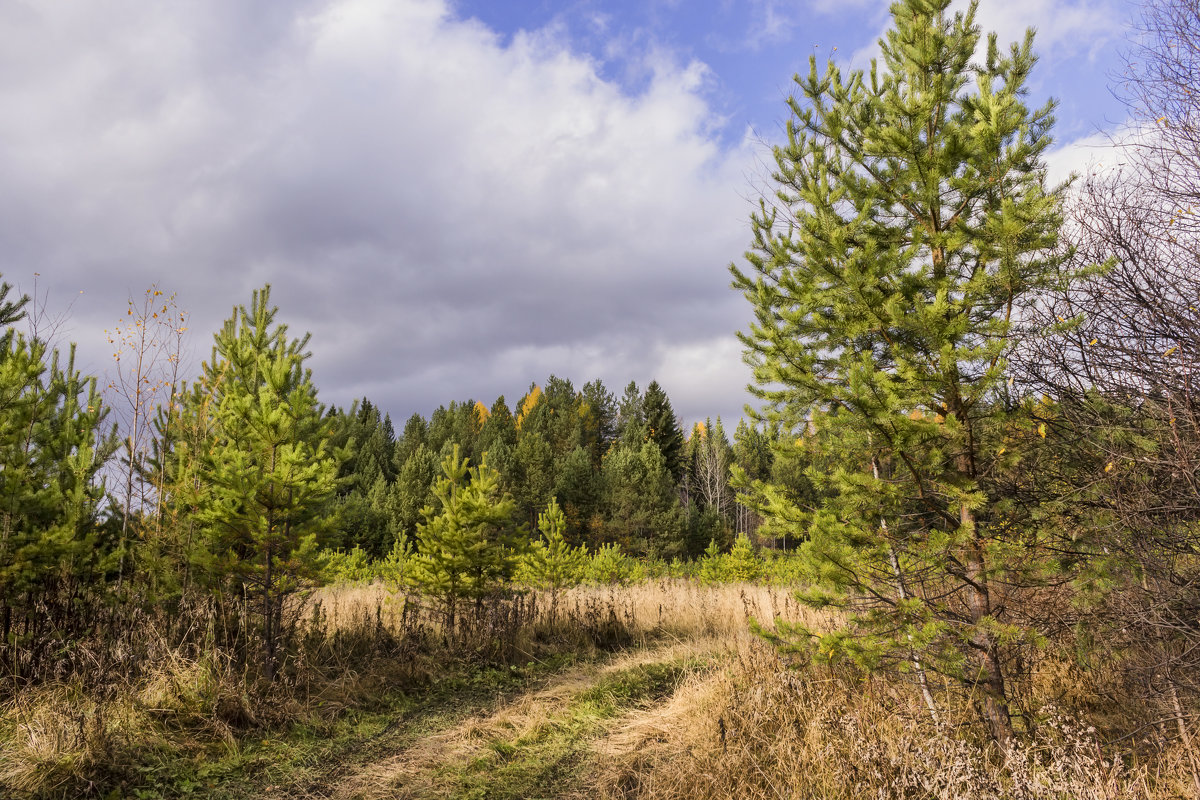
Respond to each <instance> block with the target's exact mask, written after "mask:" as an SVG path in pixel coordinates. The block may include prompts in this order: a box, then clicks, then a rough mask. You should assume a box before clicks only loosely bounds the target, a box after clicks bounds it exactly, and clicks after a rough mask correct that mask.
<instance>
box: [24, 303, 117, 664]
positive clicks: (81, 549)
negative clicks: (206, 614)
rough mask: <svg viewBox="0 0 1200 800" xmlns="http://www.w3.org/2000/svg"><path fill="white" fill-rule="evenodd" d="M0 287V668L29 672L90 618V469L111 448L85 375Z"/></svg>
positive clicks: (100, 553) (99, 485) (95, 590)
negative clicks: (21, 326) (27, 327)
mask: <svg viewBox="0 0 1200 800" xmlns="http://www.w3.org/2000/svg"><path fill="white" fill-rule="evenodd" d="M8 291H9V287H8V285H7V284H3V285H0V324H3V323H7V324H9V326H10V327H7V329H6V330H5V331H4V332H3V333H2V334H0V672H4V673H7V674H10V675H16V676H23V677H26V678H28V677H35V676H36V674H37V672H38V671H39V667H40V666H41V664H42V663H43V662H44V661H45V659H46V658H48V657H50V656H51V655H52V654H53V653H55V652H57V653H58V655H59V656H60V657H61V656H62V654H63V648H64V646H65V645H68V644H69V643H70V641H71V639H72V638H73V637H74V636H75V635H76V634H77V633H82V632H83V631H85V630H87V628H88V627H89V626H93V625H95V624H97V623H98V614H99V612H100V611H102V610H103V609H104V605H103V603H102V602H99V601H100V600H102V599H103V589H104V585H105V584H104V578H103V576H104V573H105V572H106V571H107V570H108V569H109V568H110V567H114V566H115V561H112V562H110V561H109V559H108V556H109V555H110V553H111V552H112V546H113V544H114V543H113V542H112V541H111V540H107V539H106V537H104V536H103V535H102V532H101V529H100V520H99V511H100V503H101V500H102V499H103V497H104V485H103V482H102V481H100V480H98V478H97V473H98V472H99V470H100V469H101V467H102V466H103V465H104V462H105V461H106V459H107V458H108V457H109V456H111V455H112V453H113V451H114V450H115V448H116V446H117V442H116V433H115V430H113V431H112V432H110V433H107V434H106V433H105V432H104V431H103V430H102V428H101V425H102V424H103V420H104V418H105V416H106V414H107V409H105V408H104V407H103V406H102V404H101V400H100V396H99V394H98V393H97V391H96V381H95V379H94V378H84V377H83V376H81V375H80V374H79V372H78V371H77V370H76V369H75V363H74V361H75V348H74V345H72V346H71V349H70V350H69V352H68V355H67V358H66V359H65V364H64V363H63V360H62V359H60V357H59V353H58V351H57V350H53V351H52V350H50V349H49V348H48V347H47V346H46V344H45V343H44V342H42V341H40V340H39V339H38V338H37V337H36V336H35V337H32V338H27V337H25V336H24V335H22V334H20V333H18V332H16V331H15V330H14V329H13V328H12V327H11V323H12V322H15V321H17V320H19V319H20V318H21V316H22V315H23V311H22V307H23V305H24V302H25V301H24V299H22V300H20V301H18V302H16V303H9V302H6V301H5V299H4V298H5V296H6V294H7V292H8Z"/></svg>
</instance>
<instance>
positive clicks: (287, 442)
mask: <svg viewBox="0 0 1200 800" xmlns="http://www.w3.org/2000/svg"><path fill="white" fill-rule="evenodd" d="M277 312H278V309H277V308H274V307H271V305H270V287H269V286H266V287H264V288H263V289H261V290H259V291H256V292H254V294H253V297H252V300H251V303H250V307H249V308H246V307H245V306H242V307H240V308H236V309H234V314H233V317H232V318H230V319H229V320H228V321H227V322H226V323H225V326H224V327H223V328H222V330H221V331H220V332H219V333H218V334H216V336H215V337H214V338H215V340H216V344H215V347H214V348H213V355H212V359H211V361H209V362H208V363H206V364H205V365H204V368H203V372H204V377H203V383H204V388H205V389H206V390H207V391H208V392H209V393H210V395H211V406H210V408H211V413H212V419H213V427H214V433H215V435H214V437H213V439H212V441H211V443H210V445H209V448H208V451H207V452H206V453H204V454H202V455H201V457H200V467H199V475H198V477H199V485H200V496H199V498H198V511H197V515H196V516H197V520H198V521H199V522H200V523H201V524H203V525H204V526H205V528H206V531H207V533H208V535H209V537H210V540H209V541H210V548H211V549H210V551H209V553H208V557H207V558H206V562H207V563H206V567H207V568H208V570H209V571H210V576H211V577H213V578H215V579H216V584H215V586H217V587H219V586H220V585H221V584H223V583H224V582H225V580H227V579H232V580H233V581H234V584H233V586H232V587H231V588H234V589H237V588H238V587H239V586H242V587H247V588H249V589H251V590H252V591H254V592H256V593H257V595H258V598H259V606H260V613H261V615H262V631H261V634H262V643H263V655H264V668H265V676H266V678H267V679H268V680H270V679H272V678H273V677H274V672H275V666H276V647H277V638H278V635H279V631H280V621H281V617H282V614H283V600H284V598H285V597H286V596H287V595H288V594H290V593H291V592H293V591H295V590H296V588H298V586H299V585H300V582H301V581H302V580H303V579H305V578H307V577H311V576H312V575H313V574H314V573H315V569H316V550H317V541H316V534H317V533H318V532H321V531H322V530H323V529H324V526H325V521H324V520H323V519H322V512H324V511H325V510H326V508H327V504H328V501H329V500H330V499H331V498H332V496H333V493H334V490H335V488H336V480H337V472H338V467H339V463H340V461H341V460H342V459H343V458H344V457H345V454H344V453H343V452H332V451H331V448H330V444H329V439H330V437H331V436H332V433H333V430H332V426H331V424H330V421H329V420H327V419H326V418H325V417H324V409H323V408H322V406H321V405H320V404H319V403H318V402H317V390H316V387H315V386H314V385H313V383H312V375H311V373H310V371H309V370H306V369H305V368H304V360H305V358H306V357H307V353H305V352H304V347H305V346H306V345H307V342H308V337H307V336H305V337H304V338H302V339H289V338H288V336H287V326H285V325H281V324H278V323H276V322H275V316H276V314H277Z"/></svg>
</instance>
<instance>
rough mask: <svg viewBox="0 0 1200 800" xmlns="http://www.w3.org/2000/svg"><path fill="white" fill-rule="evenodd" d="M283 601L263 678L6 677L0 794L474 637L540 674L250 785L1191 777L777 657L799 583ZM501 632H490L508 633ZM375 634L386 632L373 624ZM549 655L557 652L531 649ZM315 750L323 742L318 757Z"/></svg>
mask: <svg viewBox="0 0 1200 800" xmlns="http://www.w3.org/2000/svg"><path fill="white" fill-rule="evenodd" d="M295 611H296V616H297V619H299V620H300V621H301V622H300V623H299V624H301V625H303V626H305V627H304V629H305V631H306V634H305V635H306V636H307V637H309V640H310V641H313V642H318V644H317V645H314V647H313V648H311V649H310V650H309V651H306V652H307V653H308V655H305V656H303V657H298V660H299V661H304V659H307V661H305V662H304V663H300V664H298V665H296V667H295V669H294V670H293V673H292V675H293V677H292V678H291V679H290V683H287V684H286V685H283V686H276V687H273V688H271V689H269V690H264V691H263V693H262V694H261V695H258V694H255V693H252V692H247V691H246V690H245V689H244V688H240V687H241V684H240V683H239V682H238V680H237V677H238V676H237V675H236V674H234V673H233V672H232V670H233V667H232V665H230V664H229V663H227V662H223V661H221V660H220V659H216V658H215V657H200V658H185V657H183V656H182V655H180V654H179V653H177V652H173V651H171V650H169V649H165V650H163V652H162V656H161V659H160V660H159V661H158V662H156V663H155V664H154V665H153V667H152V668H151V669H147V670H146V672H145V675H144V677H142V678H141V679H139V680H138V681H136V682H133V683H130V684H129V685H123V686H115V687H112V688H111V690H110V691H108V692H107V693H99V692H95V691H91V692H88V691H84V690H83V689H82V688H80V687H78V686H73V685H55V686H45V687H39V688H37V689H33V690H29V691H25V692H22V693H20V694H19V695H18V696H17V697H16V698H14V699H12V700H10V701H9V702H8V703H7V705H5V706H4V707H3V709H0V795H3V796H14V797H31V798H33V797H39V798H40V797H69V796H80V795H78V794H76V795H72V792H76V793H78V792H79V791H80V787H83V788H84V790H85V791H88V792H90V791H91V790H87V787H88V786H89V782H90V785H91V786H92V787H94V789H95V796H105V795H104V794H103V793H102V792H101V791H100V789H101V786H102V783H103V781H105V780H109V781H112V782H113V785H114V786H132V785H133V784H130V783H128V781H129V780H132V779H131V778H130V777H129V776H130V775H131V774H133V775H135V776H136V774H137V773H136V771H134V772H131V770H130V768H129V763H127V762H130V761H131V759H133V760H134V762H135V763H136V759H137V758H140V757H144V755H145V754H146V753H148V752H149V753H156V752H157V753H160V754H162V758H163V759H176V760H178V761H181V762H187V760H189V759H190V760H191V762H195V763H200V762H203V761H204V760H205V759H213V760H215V761H216V762H218V763H221V764H224V763H226V762H231V763H232V762H238V761H239V760H240V762H241V763H250V764H259V763H260V762H259V761H255V758H258V759H270V758H272V756H271V755H270V754H271V753H275V752H282V751H279V750H271V749H270V748H269V747H267V746H266V745H262V744H261V743H259V744H251V742H260V740H263V739H264V738H268V739H278V740H280V741H290V740H289V739H288V737H289V736H293V738H295V736H294V735H293V734H291V733H289V731H290V730H292V728H291V727H289V726H293V725H294V723H298V722H300V721H303V722H304V724H305V725H307V726H309V727H311V726H312V725H316V724H317V722H316V721H320V720H324V721H325V722H324V723H322V724H325V725H326V726H327V728H324V729H322V730H326V729H327V730H330V731H333V730H335V728H336V725H335V722H334V720H337V719H341V718H342V717H345V716H346V715H348V714H351V712H352V711H353V710H354V709H356V708H359V707H364V706H367V707H372V708H374V707H375V706H377V705H379V703H378V702H377V699H378V697H381V696H383V695H385V694H386V693H387V692H389V691H391V690H393V689H395V688H396V687H397V686H402V687H404V688H405V691H406V692H408V693H409V696H410V697H411V698H416V700H415V701H413V702H419V700H420V697H421V693H422V692H428V691H434V690H435V689H436V687H437V686H438V685H439V684H438V681H439V680H440V679H441V677H442V676H443V675H445V674H450V673H451V672H454V671H456V670H457V671H459V672H462V670H464V669H466V670H467V671H468V672H469V671H470V659H471V658H475V657H480V654H483V653H486V654H488V658H489V659H491V661H492V662H494V663H512V664H513V665H514V667H513V669H516V668H517V665H520V666H521V668H522V669H529V674H531V675H536V676H537V677H536V679H530V680H529V681H528V682H527V683H525V684H519V683H518V684H514V685H513V686H514V687H515V688H506V689H505V690H504V691H502V692H498V693H496V694H495V695H494V696H489V699H487V700H486V701H483V702H478V703H475V704H474V705H471V706H470V707H467V705H466V703H467V701H466V700H465V699H464V701H463V702H464V707H463V708H462V709H461V713H459V710H456V709H455V708H453V706H454V703H455V697H456V695H455V694H454V693H453V692H451V693H450V694H448V695H445V697H446V698H448V699H444V701H439V702H441V705H438V706H437V708H436V709H434V710H430V711H429V713H428V714H425V713H424V712H422V713H416V712H410V713H409V714H408V716H403V715H400V714H396V715H395V718H394V719H393V718H390V717H388V714H390V713H391V712H389V711H388V710H387V708H386V707H385V708H383V709H382V710H379V711H377V712H375V713H377V714H378V715H379V716H380V719H381V722H380V726H379V727H380V728H381V729H382V730H383V732H382V733H372V734H371V735H370V737H367V738H365V739H364V744H363V745H362V746H361V747H358V746H355V745H354V744H353V741H351V744H350V745H349V746H348V747H347V750H346V753H343V754H341V755H338V754H333V755H329V754H326V755H321V752H323V751H317V750H313V751H311V752H308V753H307V754H302V757H297V762H298V763H304V764H307V765H308V766H306V767H305V769H306V770H308V771H307V772H305V775H306V778H305V780H304V781H300V780H298V779H297V780H295V781H293V782H292V783H290V784H289V783H288V781H289V773H288V769H290V767H286V768H285V767H283V766H281V767H280V768H279V770H278V771H277V773H276V772H272V773H271V774H272V777H271V783H270V784H269V785H266V784H264V785H262V786H260V787H259V788H258V789H255V790H254V791H255V794H256V795H258V796H278V797H283V796H293V797H309V798H314V797H329V798H335V797H336V798H382V797H414V798H415V797H464V798H465V797H500V798H504V797H513V798H517V797H547V798H549V797H562V798H584V797H602V798H635V797H636V798H680V799H681V800H682V799H683V798H689V799H690V798H730V797H738V798H748V800H754V799H756V798H847V799H849V798H868V797H869V798H918V797H920V798H925V797H931V798H960V797H974V798H1031V799H1032V798H1039V799H1040V798H1155V799H1157V798H1188V797H1195V796H1196V788H1195V787H1196V785H1195V780H1196V778H1195V776H1194V774H1193V770H1192V769H1191V767H1190V763H1191V761H1190V757H1191V756H1190V754H1189V753H1187V752H1186V751H1185V750H1184V749H1183V746H1182V744H1180V743H1179V742H1171V741H1168V740H1166V739H1164V740H1163V741H1162V742H1159V743H1157V744H1155V743H1153V742H1151V743H1150V744H1151V745H1153V746H1139V747H1136V748H1135V747H1132V746H1130V743H1129V742H1126V743H1120V742H1117V743H1107V744H1106V743H1105V742H1104V741H1103V738H1102V736H1101V734H1099V733H1097V731H1096V730H1095V729H1094V728H1092V727H1091V726H1090V725H1089V723H1088V720H1087V719H1086V717H1084V716H1082V715H1081V714H1080V713H1079V712H1078V710H1074V709H1071V708H1062V709H1059V710H1054V709H1052V708H1050V707H1049V705H1048V704H1047V705H1046V706H1045V707H1044V708H1043V715H1042V719H1041V724H1040V725H1039V726H1038V728H1037V729H1036V734H1035V735H1034V736H1033V737H1032V738H1031V739H1029V740H1028V741H1026V742H1025V743H1023V744H1021V745H1020V746H1016V747H1014V748H1012V749H1011V750H1010V751H1009V752H1008V753H1006V754H1001V753H1000V752H998V751H997V750H996V749H995V748H994V747H993V746H990V745H987V744H985V743H983V742H982V741H981V740H980V738H979V737H978V736H977V735H976V734H975V732H974V729H973V728H972V727H971V722H972V716H971V712H970V708H969V705H968V704H967V703H966V702H965V700H964V699H963V698H956V697H950V696H940V697H939V704H940V705H941V708H940V711H941V717H942V724H940V725H935V724H934V723H933V722H931V721H930V719H929V717H928V716H927V714H926V712H925V710H924V707H923V705H922V704H921V702H920V697H919V694H918V692H917V691H916V690H915V687H914V686H913V685H912V683H911V682H909V681H907V680H904V679H903V677H902V676H897V677H893V678H886V677H874V678H868V677H866V676H864V675H862V674H859V673H857V672H856V671H854V670H851V669H848V668H840V667H839V668H835V667H830V666H828V665H817V664H809V665H807V666H804V667H801V668H795V669H789V668H788V667H787V666H786V665H785V664H784V663H782V662H781V660H780V658H779V657H778V655H777V654H776V652H775V651H774V650H773V649H772V648H771V647H770V646H769V644H768V643H766V642H765V641H764V640H763V639H762V638H760V637H759V636H757V635H755V634H754V633H753V632H752V631H751V629H750V620H751V619H752V618H753V619H755V620H758V621H759V622H760V623H762V624H764V625H768V626H769V625H770V621H771V620H774V619H776V618H782V619H786V620H788V621H791V622H803V623H804V624H806V625H808V626H810V627H813V628H816V629H820V628H821V627H823V626H826V625H829V624H830V623H831V622H832V621H833V620H834V618H833V617H831V616H829V615H827V614H824V613H823V612H816V611H813V610H811V609H808V608H805V607H803V606H801V605H799V604H798V603H797V602H796V601H795V600H794V599H793V598H792V597H791V596H790V594H789V593H788V592H787V591H786V590H785V589H780V588H775V587H766V586H758V585H749V584H724V585H715V586H706V585H701V584H699V583H697V582H694V581H685V580H662V581H655V582H649V583H643V584H639V585H635V586H628V587H622V586H612V587H608V586H601V587H579V588H575V589H571V590H567V591H564V592H562V593H560V594H559V595H558V596H556V597H553V598H552V597H550V596H549V595H545V594H542V595H537V596H535V597H530V598H526V599H524V600H522V601H521V607H520V608H519V609H517V610H513V609H509V610H508V611H506V612H504V613H503V614H497V615H493V618H485V617H480V622H479V624H478V625H477V627H476V629H475V630H474V631H473V633H471V634H470V635H467V634H463V638H462V640H461V641H459V642H458V643H457V644H455V642H453V641H451V637H450V636H449V635H448V632H446V631H442V630H441V629H440V626H439V615H438V614H437V612H436V609H431V608H428V607H425V606H423V605H422V604H421V603H420V602H419V601H418V600H417V599H415V598H413V597H410V596H407V595H405V594H403V593H397V592H392V591H389V590H387V589H386V588H384V587H382V586H380V585H358V586H353V585H352V586H336V587H324V588H321V589H318V590H316V591H314V592H313V593H312V594H310V595H309V596H307V597H306V598H305V599H304V601H303V604H302V605H301V606H298V607H297V608H296V609H295ZM471 636H474V637H475V639H471ZM372 637H374V639H372ZM405 637H408V639H407V640H406V638H405ZM496 637H503V638H505V640H506V641H505V642H504V646H503V647H499V648H497V647H496V646H495V639H496ZM418 638H419V641H418ZM381 640H386V641H387V642H388V645H387V648H388V649H386V651H385V650H384V649H383V648H382V646H379V645H374V646H370V645H369V644H368V642H369V641H381ZM409 640H411V641H409ZM339 642H340V643H341V644H338V643H339ZM406 642H407V643H406ZM439 642H441V644H439ZM489 643H490V644H489ZM372 647H374V648H375V649H374V650H372ZM456 647H457V649H455V648H456ZM489 647H490V648H491V649H488V648H489ZM339 648H340V649H339ZM355 648H357V650H355ZM322 653H325V654H326V655H325V656H322V655H321V654H322ZM356 653H357V654H356ZM364 654H366V655H364ZM554 659H557V661H554ZM542 662H545V663H546V664H550V663H551V662H553V666H548V667H546V668H545V669H541V670H540V671H539V667H538V666H537V665H538V664H540V663H542ZM1045 669H1047V670H1057V671H1058V674H1057V676H1056V678H1055V680H1056V681H1057V682H1058V683H1059V684H1061V683H1062V682H1064V681H1066V682H1069V681H1071V680H1076V679H1077V678H1075V677H1073V673H1072V669H1071V668H1070V667H1069V665H1065V666H1064V665H1063V664H1061V663H1060V664H1058V665H1057V666H1053V665H1052V664H1049V662H1048V665H1047V666H1046V667H1045ZM1082 685H1083V683H1082V682H1081V686H1082ZM506 686H507V684H506ZM422 687H430V688H429V689H422ZM472 702H473V701H472ZM435 711H436V713H434V712H435ZM397 719H399V720H401V721H400V722H397V721H396V720H397ZM384 721H386V723H387V724H386V725H384V724H383V722H384ZM337 730H341V729H337ZM328 735H329V736H333V734H328ZM338 735H339V736H340V735H342V734H340V733H339V734H338ZM1146 741H1147V742H1149V741H1150V740H1149V739H1147V740H1146ZM367 743H369V747H368V746H367ZM1143 744H1144V743H1143ZM303 746H305V745H303V744H297V745H295V748H302V747H303ZM313 746H315V745H313ZM287 752H288V753H289V754H290V755H289V756H288V757H289V758H291V757H294V756H295V753H294V752H293V750H288V751H287ZM138 754H141V756H139V755H138ZM305 759H307V760H305ZM321 759H325V761H327V762H329V763H325V764H322V763H315V764H314V763H313V762H320V761H321ZM191 762H188V763H191ZM335 762H336V763H335ZM150 763H157V762H154V761H151V762H150ZM288 763H291V762H288ZM164 769H165V768H164ZM229 769H230V770H231V772H230V774H242V773H237V772H236V769H243V771H244V770H245V768H244V767H237V768H235V767H230V768H229ZM187 774H192V773H191V772H189V773H187ZM164 775H168V777H169V775H170V772H169V770H167V772H165V773H164ZM122 776H124V777H122ZM118 779H120V780H123V781H126V783H117V782H116V781H118ZM163 781H165V782H162V783H159V784H155V785H156V786H157V787H158V788H157V789H155V790H154V791H155V792H158V793H157V794H155V793H154V792H150V791H149V790H147V793H144V794H143V796H145V797H159V796H161V797H169V796H181V795H182V794H183V791H182V790H181V789H179V786H178V785H176V786H175V789H172V788H171V786H172V784H170V782H169V780H168V778H163ZM264 781H265V779H264ZM232 783H233V782H232V780H231V781H230V782H228V783H221V782H220V781H219V780H218V781H217V782H216V783H214V784H212V785H211V786H208V787H207V788H205V789H203V790H202V791H201V792H200V794H199V795H198V796H213V797H243V796H250V795H248V794H238V793H237V792H238V791H240V790H235V789H232V788H230V786H231V785H232ZM289 787H290V788H289ZM82 796H86V794H84V795H82ZM109 796H123V795H121V794H112V795H109Z"/></svg>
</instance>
